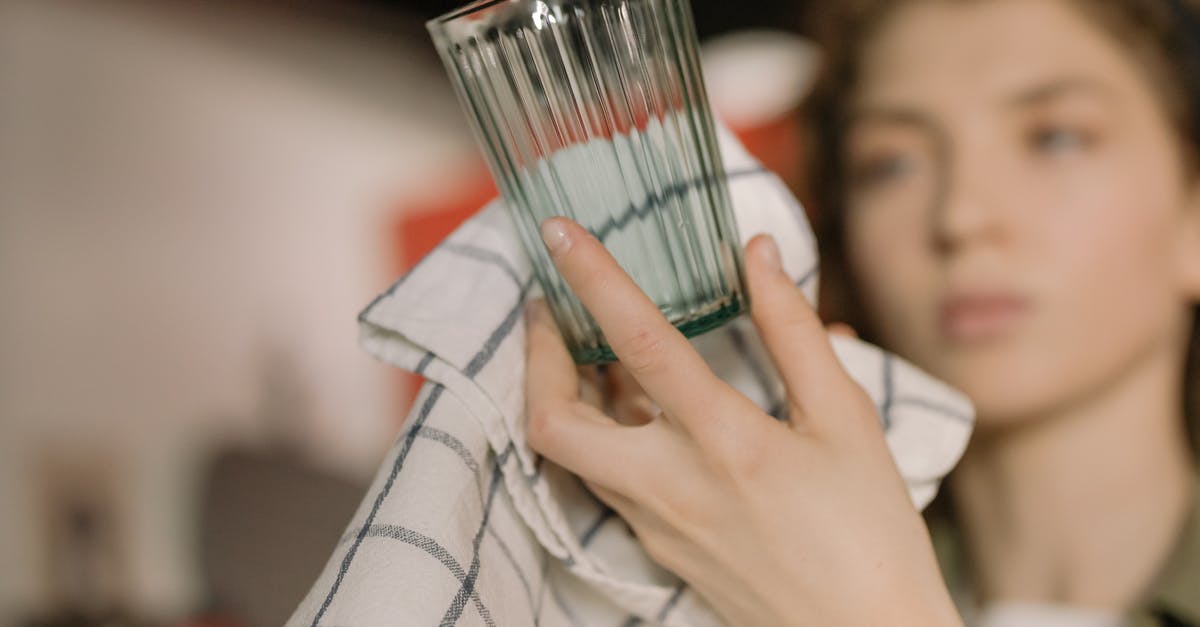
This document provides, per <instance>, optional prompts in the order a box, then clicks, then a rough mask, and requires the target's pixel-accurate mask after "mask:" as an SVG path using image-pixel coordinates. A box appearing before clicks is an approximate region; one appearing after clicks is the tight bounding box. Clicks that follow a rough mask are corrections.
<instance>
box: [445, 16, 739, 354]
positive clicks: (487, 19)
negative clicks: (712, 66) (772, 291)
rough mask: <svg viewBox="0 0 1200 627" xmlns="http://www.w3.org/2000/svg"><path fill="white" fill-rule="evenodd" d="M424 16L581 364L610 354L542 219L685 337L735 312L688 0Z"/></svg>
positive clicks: (715, 157)
mask: <svg viewBox="0 0 1200 627" xmlns="http://www.w3.org/2000/svg"><path fill="white" fill-rule="evenodd" d="M426 27H427V28H428V30H429V32H430V34H431V35H432V37H433V40H434V43H435V45H436V47H437V49H438V52H439V54H440V55H441V57H442V60H443V61H444V62H445V65H446V68H447V71H448V72H449V73H450V76H451V78H452V82H453V83H454V85H455V90H456V92H457V94H458V97H459V100H460V101H461V103H462V105H463V106H464V108H465V109H466V112H467V114H468V118H469V119H470V121H471V126H472V127H473V130H474V132H475V136H476V139H477V140H478V142H479V144H480V146H481V147H482V149H483V152H484V154H485V157H486V158H487V162H488V166H489V168H490V170H491V172H492V175H493V177H495V179H496V182H497V186H498V187H499V189H500V193H501V195H502V196H503V198H504V201H505V204H506V205H507V206H508V207H509V210H510V211H511V212H512V216H513V219H514V222H515V224H516V229H517V232H518V233H519V235H520V238H521V240H522V243H523V245H524V248H525V250H526V252H527V253H528V255H529V257H530V258H531V260H532V263H533V268H534V274H535V276H536V277H537V279H538V281H539V282H540V283H541V286H542V290H543V292H544V293H545V296H546V300H547V302H548V303H549V305H550V309H551V311H552V313H553V316H554V318H555V321H556V322H557V324H558V327H559V330H560V331H561V332H562V334H563V338H564V339H565V340H566V343H567V346H568V347H569V348H570V351H571V354H572V356H573V357H574V359H575V361H576V362H577V363H579V364H588V363H603V362H608V361H613V360H614V359H615V356H614V355H613V353H612V350H611V349H610V347H609V346H608V343H607V342H606V340H605V339H604V335H603V333H602V332H601V331H600V329H599V328H598V327H597V326H596V323H595V321H594V320H593V319H592V317H591V316H590V315H589V314H588V312H587V311H586V310H585V309H584V307H583V305H582V304H580V302H579V300H578V299H576V298H575V296H574V295H573V294H572V293H571V290H570V288H569V286H567V285H566V283H565V282H564V281H563V279H562V277H561V276H560V275H559V273H558V271H557V270H556V269H555V267H554V265H553V263H552V262H551V261H550V257H549V255H548V254H547V252H546V250H545V248H544V246H543V245H542V242H541V238H540V237H539V228H538V227H539V225H540V223H541V222H542V220H545V219H546V218H549V217H551V216H559V215H562V216H567V217H569V218H571V219H573V220H575V221H576V222H578V223H579V224H581V225H582V226H583V227H584V228H586V229H588V230H589V231H591V232H592V233H593V234H594V235H595V236H596V237H597V238H599V240H600V241H601V242H603V243H604V245H605V247H606V248H607V249H608V250H609V251H610V252H611V253H612V255H613V256H614V257H615V258H616V260H617V262H618V263H619V264H620V265H621V267H622V268H624V270H625V271H626V272H627V273H628V274H629V275H630V277H631V278H632V279H633V280H634V282H636V283H637V285H638V286H639V287H640V288H641V289H642V290H643V291H644V292H645V293H646V294H647V295H648V296H649V297H650V299H651V300H653V301H654V303H655V304H657V305H658V307H659V309H660V311H662V313H663V315H664V316H665V317H666V318H667V319H668V320H669V321H670V322H671V323H672V324H674V325H675V326H676V328H678V329H679V330H680V331H681V332H682V333H683V334H684V335H685V336H688V337H692V336H695V335H699V334H701V333H703V332H705V331H708V330H710V329H713V328H715V327H717V326H719V325H721V324H723V323H725V322H727V321H729V320H731V319H733V318H735V317H737V316H738V315H740V314H741V313H743V312H744V311H746V310H747V308H748V306H749V303H748V300H747V296H746V292H745V289H744V287H743V286H744V277H743V271H742V258H741V246H740V239H739V237H738V234H737V230H736V228H737V227H736V224H735V222H734V219H733V214H732V211H731V207H730V201H729V191H728V188H727V186H726V180H725V169H724V167H723V165H722V163H721V156H720V154H719V152H718V149H717V142H716V134H715V132H714V129H713V121H712V115H711V113H710V111H709V106H708V99H707V96H706V94H705V91H704V82H703V80H702V77H701V72H700V64H699V55H698V53H697V44H696V32H695V26H694V24H693V21H692V16H691V9H690V6H689V4H688V2H687V0H482V1H479V2H475V3H473V4H470V5H467V6H465V7H463V8H461V9H458V10H456V11H453V12H450V13H448V14H446V15H443V16H441V17H438V18H436V19H433V20H430V21H429V22H428V23H427V24H426Z"/></svg>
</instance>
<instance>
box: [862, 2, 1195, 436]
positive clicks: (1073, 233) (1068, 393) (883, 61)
mask: <svg viewBox="0 0 1200 627" xmlns="http://www.w3.org/2000/svg"><path fill="white" fill-rule="evenodd" d="M866 52H867V54H866V56H865V59H864V66H863V75H862V80H861V82H860V89H859V92H858V93H857V97H856V102H855V105H854V123H853V124H852V128H851V132H850V135H849V137H848V150H847V153H848V156H847V158H848V161H849V162H848V164H847V172H848V173H849V190H848V196H847V197H848V200H849V202H848V203H847V215H846V225H847V232H846V237H847V248H848V250H849V261H850V266H851V272H852V274H853V277H854V279H855V285H856V287H857V288H858V289H859V293H860V296H861V298H862V299H863V301H864V304H865V305H866V307H867V309H868V313H869V315H870V318H871V321H872V324H873V326H874V328H875V329H876V330H877V331H878V332H879V333H880V334H881V336H882V337H881V339H882V340H883V342H884V343H885V344H887V345H888V346H889V347H890V348H892V349H893V350H895V351H896V352H898V353H900V354H901V355H903V356H905V357H907V358H908V359H910V360H912V361H913V362H914V363H916V364H917V365H919V366H921V367H923V368H925V369H926V370H928V371H929V372H931V373H932V374H934V375H936V376H939V377H941V378H943V379H945V380H946V381H948V382H949V383H951V384H952V385H955V386H956V387H958V388H959V389H961V390H963V391H964V392H965V393H967V394H968V395H969V396H971V397H972V399H973V400H974V401H975V402H976V404H977V407H978V410H979V412H980V418H981V426H988V425H996V424H1000V423H1003V422H1005V421H1008V422H1011V421H1013V420H1018V419H1020V418H1021V417H1025V416H1030V415H1036V414H1044V413H1047V412H1052V411H1055V410H1056V409H1062V408H1065V407H1069V406H1071V405H1072V404H1074V403H1079V402H1082V401H1085V400H1086V399H1087V398H1088V397H1089V396H1090V395H1095V394H1098V393H1099V392H1100V391H1102V390H1103V389H1105V387H1106V386H1110V385H1113V384H1114V383H1115V382H1116V381H1118V380H1119V379H1120V378H1121V377H1122V376H1123V375H1125V374H1126V373H1128V372H1129V371H1130V370H1131V369H1133V368H1136V367H1138V365H1139V364H1142V363H1145V362H1146V361H1147V360H1149V359H1151V357H1152V356H1153V355H1156V354H1160V353H1159V352H1160V351H1171V352H1172V353H1173V354H1178V356H1179V357H1180V358H1181V357H1182V355H1183V345H1184V344H1185V342H1186V334H1187V332H1188V330H1189V324H1190V318H1189V315H1190V314H1189V309H1188V306H1189V303H1190V302H1193V301H1194V300H1195V299H1196V293H1197V291H1200V290H1198V289H1197V287H1196V285H1195V283H1197V281H1196V279H1195V277H1194V276H1192V275H1194V274H1195V271H1194V268H1195V266H1196V265H1197V261H1196V259H1195V257H1196V256H1198V255H1200V252H1197V249H1200V245H1197V244H1198V242H1197V236H1196V232H1197V231H1200V229H1198V228H1197V227H1196V224H1195V222H1196V214H1197V213H1200V209H1198V208H1197V206H1198V205H1200V203H1197V201H1196V198H1195V197H1196V192H1195V191H1194V189H1193V187H1194V186H1193V185H1192V184H1191V183H1190V181H1189V180H1188V175H1187V173H1186V172H1185V171H1184V166H1183V161H1182V159H1181V158H1180V143H1179V142H1178V141H1177V140H1176V139H1175V138H1174V137H1173V132H1174V130H1173V128H1172V127H1171V125H1170V123H1169V121H1168V118H1167V116H1166V114H1165V109H1164V107H1163V106H1162V104H1161V103H1160V102H1159V100H1158V97H1157V93H1156V92H1155V90H1154V89H1153V88H1152V87H1151V83H1150V79H1149V78H1148V77H1147V76H1146V75H1145V73H1144V72H1143V71H1142V69H1141V68H1140V67H1139V66H1138V64H1137V62H1136V61H1135V60H1134V59H1133V58H1132V57H1131V56H1130V55H1128V54H1127V53H1126V50H1125V49H1124V48H1122V45H1121V44H1120V43H1118V42H1117V40H1115V39H1112V38H1110V36H1108V35H1107V34H1106V33H1105V32H1103V31H1102V30H1100V29H1098V28H1097V27H1096V26H1095V25H1093V24H1092V23H1091V22H1089V21H1088V20H1087V18H1086V17H1084V16H1083V15H1081V14H1079V13H1078V12H1077V10H1076V9H1074V8H1072V6H1071V5H1070V4H1068V3H1065V2H1052V1H1047V0H1003V1H1001V0H992V1H982V2H971V3H950V2H937V1H931V2H915V3H910V4H909V5H908V6H907V7H905V8H902V9H900V10H899V11H898V12H897V13H896V14H894V15H893V16H892V17H891V18H890V19H889V21H888V23H887V24H886V25H885V26H884V27H883V29H882V30H881V31H880V32H879V33H878V34H877V35H876V36H875V37H874V39H873V41H872V42H871V45H870V46H869V48H868V49H867V51H866ZM1180 368H1182V363H1180Z"/></svg>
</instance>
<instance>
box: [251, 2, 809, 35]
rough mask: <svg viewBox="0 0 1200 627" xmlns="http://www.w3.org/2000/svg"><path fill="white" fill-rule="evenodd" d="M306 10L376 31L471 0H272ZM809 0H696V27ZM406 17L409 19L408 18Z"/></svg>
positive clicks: (758, 20) (792, 26)
mask: <svg viewBox="0 0 1200 627" xmlns="http://www.w3.org/2000/svg"><path fill="white" fill-rule="evenodd" d="M259 2H260V3H262V4H277V5H283V6H287V7H289V8H294V9H296V10H298V11H302V12H308V13H311V14H313V15H315V16H321V17H323V18H326V19H332V20H337V21H342V22H346V23H351V24H354V25H356V26H360V27H367V28H371V29H376V30H380V29H382V30H388V29H396V30H402V29H409V30H411V28H412V25H413V23H414V22H424V21H425V20H429V19H432V18H434V17H437V16H438V15H441V14H443V13H447V12H449V11H451V10H453V9H455V8H458V7H460V6H463V5H466V4H468V3H469V0H358V1H356V2H337V1H336V0H299V1H293V2H270V1H267V0H259ZM807 4H808V3H807V2H806V1H805V0H791V1H788V0H739V1H738V2H728V1H727V0H692V12H693V14H694V15H695V17H696V30H697V31H698V33H699V35H700V38H701V39H707V38H708V37H712V36H715V35H720V34H723V33H728V32H731V31H736V30H743V29H749V28H778V29H783V30H798V29H800V28H801V27H802V23H801V17H802V16H803V14H804V12H805V11H804V9H805V7H806V6H807ZM406 17H407V19H406Z"/></svg>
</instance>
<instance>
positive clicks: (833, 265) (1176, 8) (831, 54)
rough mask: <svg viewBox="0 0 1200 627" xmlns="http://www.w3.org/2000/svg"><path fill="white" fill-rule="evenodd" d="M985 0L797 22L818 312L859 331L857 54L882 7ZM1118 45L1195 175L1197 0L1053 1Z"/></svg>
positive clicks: (1199, 77)
mask: <svg viewBox="0 0 1200 627" xmlns="http://www.w3.org/2000/svg"><path fill="white" fill-rule="evenodd" d="M922 1H924V2H934V1H937V2H960V3H962V2H979V1H984V0H819V1H817V2H815V6H813V8H812V11H811V13H810V14H809V15H808V19H807V20H806V21H807V23H808V24H809V29H810V32H811V33H812V35H813V37H814V38H815V39H816V40H817V42H818V43H819V44H820V45H821V47H822V49H823V50H824V51H825V54H826V57H825V63H824V65H823V68H822V73H821V76H820V78H819V79H818V82H817V85H816V87H815V89H814V92H813V94H812V96H811V97H810V98H809V100H808V101H807V102H806V104H805V107H804V109H803V117H804V120H803V122H804V126H805V129H806V137H807V138H808V145H807V149H808V150H809V153H810V154H809V155H808V156H807V158H806V159H805V162H806V163H807V164H810V165H809V167H808V169H807V171H806V172H805V182H804V190H803V193H802V195H803V196H804V200H805V201H807V202H808V203H809V204H810V205H812V207H813V209H814V211H813V213H814V216H815V226H816V230H817V232H818V238H817V239H818V242H819V246H820V249H821V260H822V264H821V265H822V275H823V281H822V295H821V303H822V314H823V315H824V316H825V317H826V319H836V320H843V321H846V322H849V323H850V324H851V325H853V326H854V327H855V328H856V329H859V331H860V333H861V334H862V335H863V336H864V337H865V338H867V339H872V340H876V339H877V338H874V337H872V336H873V334H872V332H871V329H870V326H869V325H868V324H867V320H866V318H865V316H863V315H862V311H863V307H862V306H861V305H862V304H861V302H860V301H859V300H858V299H857V298H856V293H855V291H854V290H853V289H852V288H851V277H850V276H849V272H848V266H847V263H846V251H845V243H844V228H843V227H844V222H843V215H844V206H843V204H844V193H845V191H846V187H845V186H846V179H845V173H844V172H843V168H844V164H845V158H844V154H843V139H844V136H845V133H846V129H847V120H846V119H845V117H844V115H845V112H847V111H848V110H849V108H848V106H847V105H848V104H849V101H850V99H851V98H852V97H853V96H854V92H855V90H856V88H857V83H858V80H859V73H860V70H861V68H860V65H861V63H862V58H861V57H862V53H863V49H864V48H865V45H866V43H868V42H869V41H870V40H871V38H872V37H873V36H874V34H875V33H876V31H877V30H878V29H880V28H881V27H882V26H883V25H884V24H886V23H887V20H888V19H889V17H890V16H891V14H892V13H893V12H894V11H896V10H897V9H899V8H901V7H903V6H906V5H908V4H911V3H913V2H922ZM1060 1H1062V2H1066V3H1068V4H1070V5H1072V6H1073V7H1075V8H1076V9H1077V10H1078V11H1079V12H1080V13H1081V14H1082V15H1084V16H1085V17H1086V18H1087V19H1089V20H1091V21H1092V22H1093V23H1094V24H1096V25H1097V26H1098V27H1100V28H1101V29H1102V30H1103V31H1104V32H1106V33H1108V34H1109V35H1110V36H1112V37H1113V38H1114V39H1115V40H1116V41H1118V42H1119V43H1120V44H1121V45H1123V46H1124V47H1125V48H1126V49H1127V50H1128V51H1129V53H1130V54H1132V55H1133V57H1134V58H1135V59H1136V60H1137V61H1138V62H1139V64H1140V65H1141V67H1142V68H1143V69H1144V71H1146V73H1147V75H1148V76H1149V77H1150V79H1151V82H1152V84H1153V86H1154V87H1155V89H1156V91H1157V92H1158V95H1159V100H1160V102H1161V104H1162V105H1163V107H1164V111H1165V112H1166V114H1167V116H1168V117H1169V119H1170V121H1171V122H1172V124H1173V125H1174V126H1175V128H1176V131H1177V133H1178V136H1179V138H1180V143H1179V149H1180V155H1181V157H1180V158H1181V159H1183V161H1184V163H1185V165H1186V166H1187V168H1188V173H1189V175H1190V176H1191V177H1192V178H1193V179H1197V180H1200V0H1060ZM1185 377H1186V378H1185V381H1186V384H1185V386H1184V399H1183V400H1182V402H1183V404H1184V405H1183V406H1184V411H1185V415H1186V417H1187V429H1188V434H1189V437H1190V438H1191V441H1192V445H1193V449H1194V450H1197V451H1200V306H1198V307H1193V314H1192V332H1191V339H1190V341H1189V348H1188V356H1187V366H1186V371H1185Z"/></svg>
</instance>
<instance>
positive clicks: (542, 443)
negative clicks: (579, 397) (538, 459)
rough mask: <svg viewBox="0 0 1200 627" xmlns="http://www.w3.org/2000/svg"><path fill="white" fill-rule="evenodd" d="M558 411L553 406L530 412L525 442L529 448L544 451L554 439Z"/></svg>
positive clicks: (533, 409)
mask: <svg viewBox="0 0 1200 627" xmlns="http://www.w3.org/2000/svg"><path fill="white" fill-rule="evenodd" d="M556 413H557V412H556V409H555V408H554V407H553V406H549V405H541V406H537V407H533V408H531V409H530V410H529V422H528V424H527V425H526V427H525V442H526V443H527V444H529V446H531V447H533V448H535V449H538V450H544V449H546V448H547V447H549V446H550V444H551V443H552V442H553V439H554V433H555V426H556V420H555V418H556Z"/></svg>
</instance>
